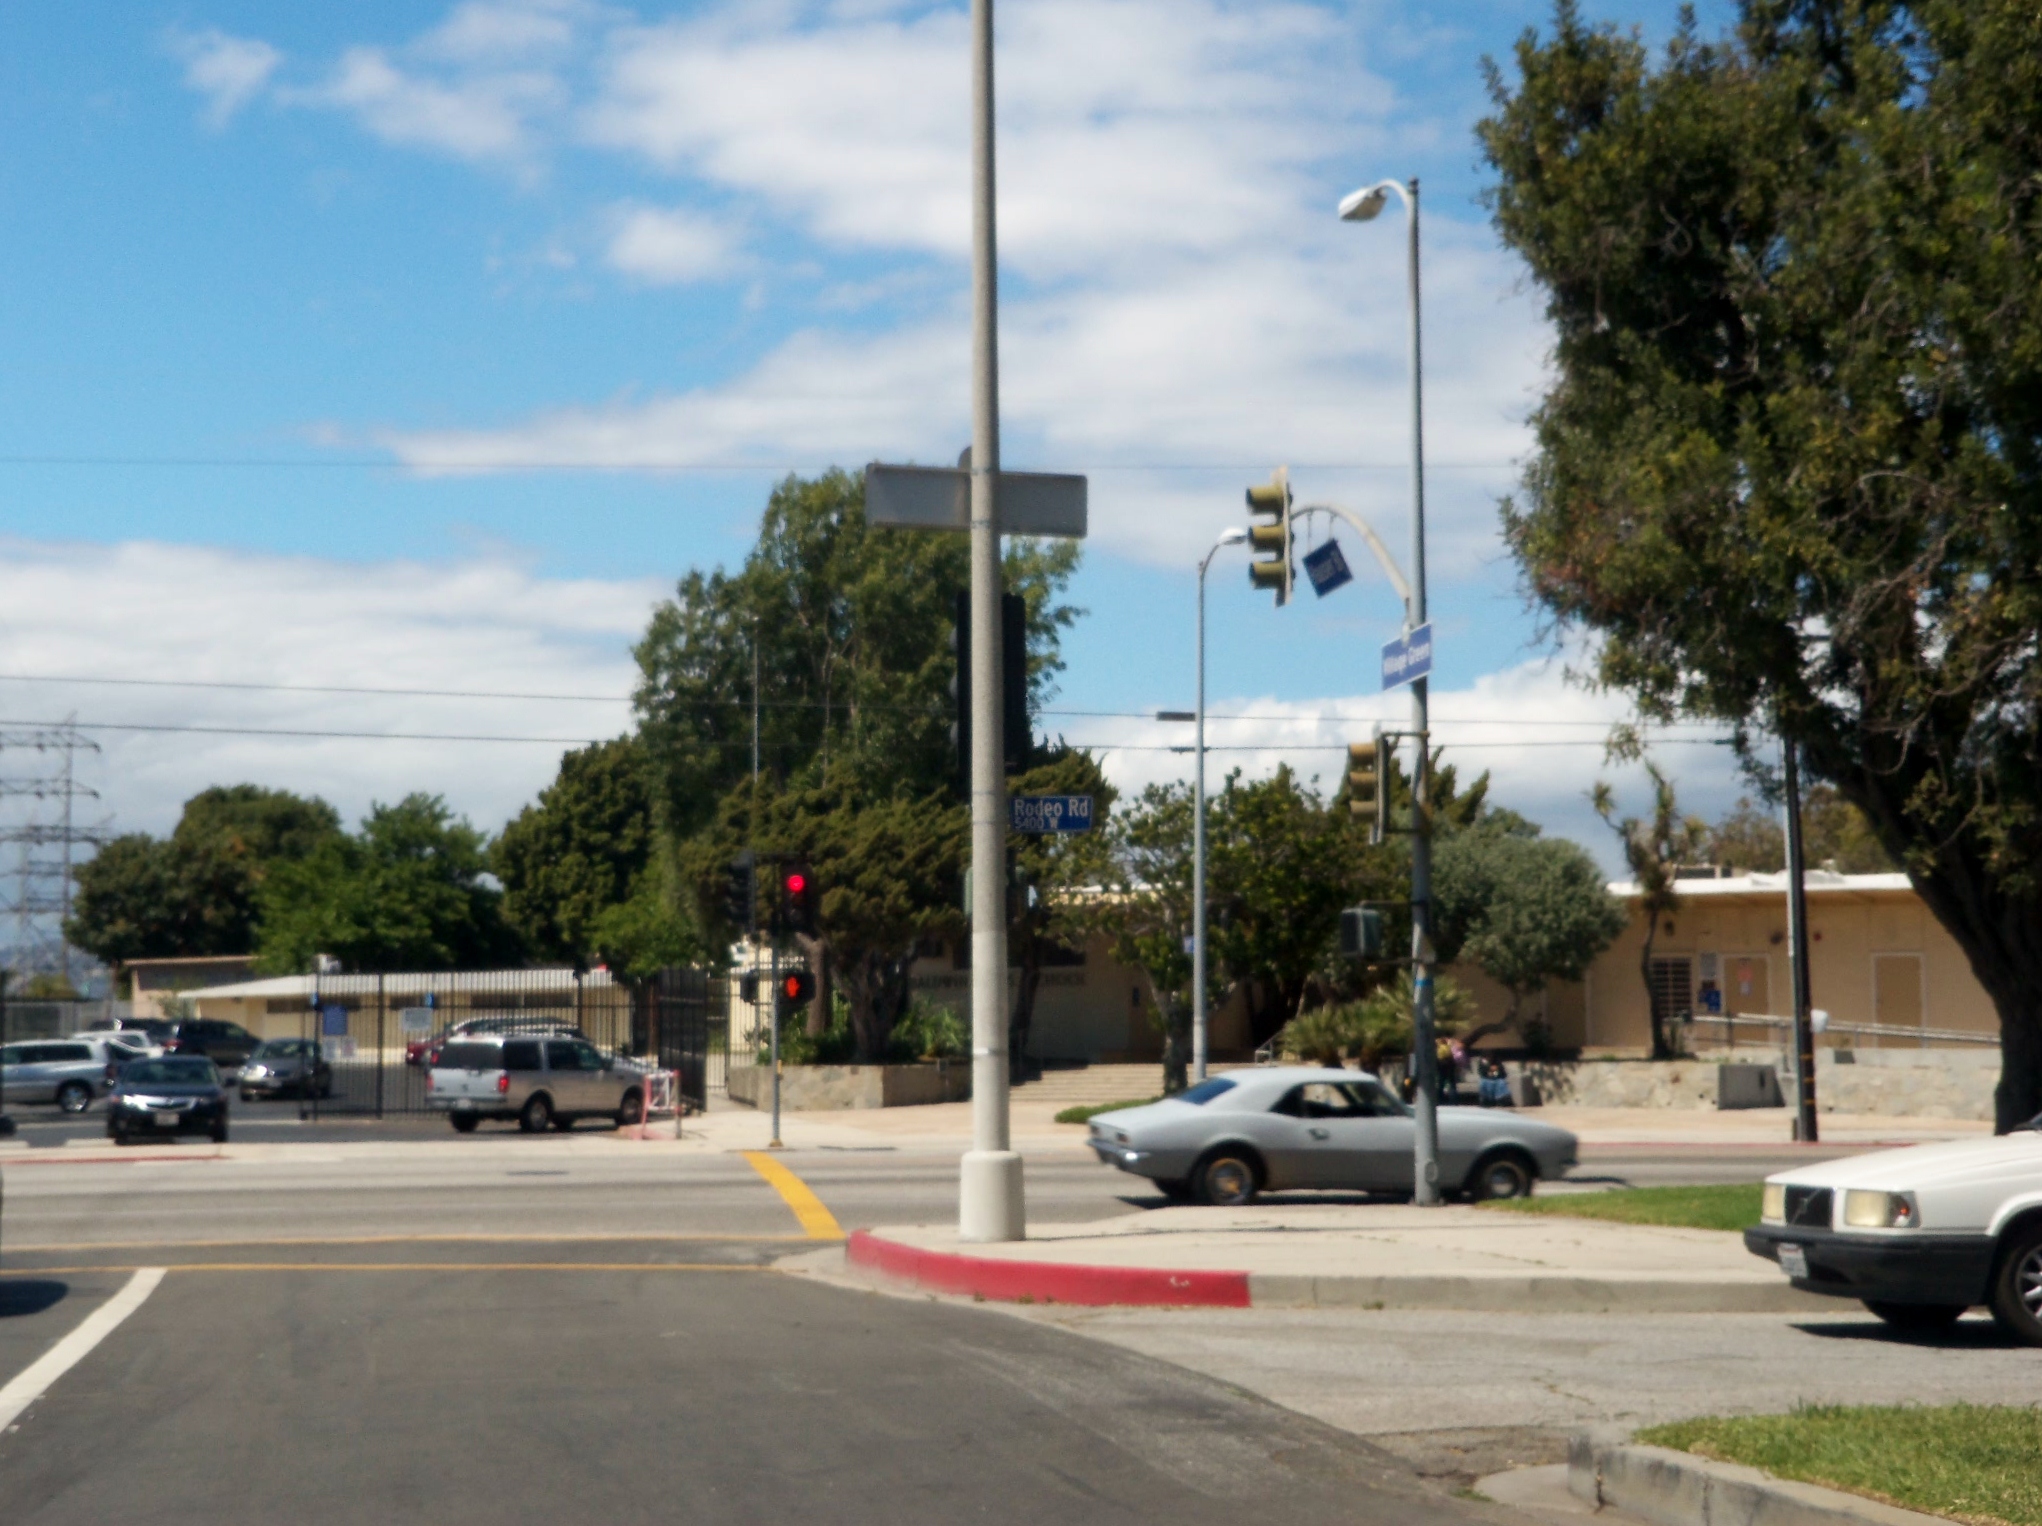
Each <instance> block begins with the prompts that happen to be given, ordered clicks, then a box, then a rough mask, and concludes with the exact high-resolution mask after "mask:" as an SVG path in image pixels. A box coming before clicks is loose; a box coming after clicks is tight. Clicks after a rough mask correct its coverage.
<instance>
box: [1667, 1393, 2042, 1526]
mask: <svg viewBox="0 0 2042 1526" xmlns="http://www.w3.org/2000/svg"><path fill="white" fill-rule="evenodd" d="M1637 1439H1638V1440H1639V1441H1641V1442H1643V1443H1645V1444H1646V1445H1648V1446H1660V1447H1671V1448H1673V1449H1674V1450H1676V1451H1681V1452H1693V1453H1695V1454H1696V1455H1698V1456H1702V1457H1712V1458H1715V1459H1717V1460H1719V1461H1722V1462H1738V1463H1743V1464H1745V1465H1746V1466H1747V1467H1753V1468H1763V1469H1764V1470H1765V1471H1766V1472H1768V1473H1771V1474H1774V1475H1776V1476H1778V1477H1780V1478H1792V1479H1798V1480H1800V1481H1801V1482H1803V1483H1810V1484H1822V1485H1824V1486H1825V1487H1828V1488H1831V1489H1844V1490H1848V1491H1849V1492H1850V1493H1853V1494H1863V1495H1869V1496H1870V1497H1871V1498H1873V1499H1878V1500H1884V1501H1886V1502H1887V1503H1888V1504H1893V1505H1899V1506H1902V1507H1903V1508H1905V1509H1909V1510H1925V1511H1930V1512H1932V1513H1934V1514H1937V1515H1947V1516H1954V1517H1956V1518H1957V1519H1958V1520H1963V1521H1976V1522H1986V1523H1994V1526H2042V1408H2014V1407H2012V1406H2005V1405H1989V1404H1949V1405H1938V1406H1934V1407H1929V1406H1925V1405H1891V1406H1888V1405H1854V1404H1821V1405H1813V1404H1811V1405H1806V1406H1804V1407H1802V1408H1799V1409H1796V1410H1795V1411H1794V1412H1793V1413H1792V1414H1786V1415H1737V1416H1730V1417H1727V1418H1715V1419H1703V1420H1679V1421H1676V1422H1674V1423H1673V1424H1672V1425H1660V1426H1654V1427H1653V1428H1652V1429H1650V1430H1646V1431H1640V1432H1639V1433H1638V1436H1637Z"/></svg>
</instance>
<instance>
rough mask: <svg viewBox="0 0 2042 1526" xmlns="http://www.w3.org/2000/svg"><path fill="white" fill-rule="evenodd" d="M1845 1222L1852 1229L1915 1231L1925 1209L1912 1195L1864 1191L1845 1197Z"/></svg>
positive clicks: (1846, 1194) (1855, 1190) (1854, 1192)
mask: <svg viewBox="0 0 2042 1526" xmlns="http://www.w3.org/2000/svg"><path fill="white" fill-rule="evenodd" d="M1843 1221H1844V1224H1845V1225H1846V1226H1847V1227H1849V1228H1851V1229H1914V1228H1917V1227H1919V1226H1920V1224H1921V1207H1920V1205H1919V1204H1917V1203H1916V1202H1915V1200H1914V1194H1913V1193H1912V1192H1863V1191H1859V1190H1857V1189H1853V1190H1851V1191H1849V1192H1846V1193H1845V1194H1844V1195H1843Z"/></svg>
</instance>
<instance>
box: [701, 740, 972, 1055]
mask: <svg viewBox="0 0 2042 1526" xmlns="http://www.w3.org/2000/svg"><path fill="white" fill-rule="evenodd" d="M811 772H813V771H811ZM966 839H967V832H966V821H965V813H964V811H963V809H962V807H959V806H956V805H953V804H951V803H950V802H949V801H948V800H946V799H944V798H943V797H941V796H936V795H928V796H916V795H912V794H910V793H908V792H907V790H906V789H905V787H902V788H901V789H899V790H898V791H897V792H896V793H894V794H892V795H889V796H885V797H882V798H874V797H873V795H872V793H871V792H870V790H868V789H867V788H866V787H865V786H864V784H863V783H862V782H861V781H860V780H859V779H858V778H857V777H856V775H855V773H854V771H853V770H852V769H851V768H850V767H849V766H834V765H833V766H832V767H831V768H830V769H829V770H828V771H827V772H824V773H823V774H822V776H821V777H820V779H808V780H802V781H797V782H796V783H795V784H794V785H793V786H791V787H789V788H787V789H780V788H777V787H775V786H774V785H772V784H771V783H770V782H768V783H766V784H764V785H762V787H761V789H760V791H759V793H758V796H757V798H756V800H755V799H754V798H753V796H752V792H751V790H750V789H749V788H744V789H734V790H731V791H730V792H729V793H728V794H727V795H725V797H724V799H723V803H722V806H721V809H720V811H719V814H718V817H717V820H716V822H715V823H714V825H713V826H712V828H711V830H709V831H707V832H704V833H701V834H699V835H698V836H697V837H695V838H694V839H692V840H691V841H690V842H689V843H688V844H687V845H686V846H685V847H684V848H683V850H682V852H681V865H682V871H683V873H684V875H685V876H686V879H687V882H688V883H689V884H690V885H691V886H692V887H693V891H694V895H695V899H696V904H697V906H698V908H699V910H700V912H701V914H702V924H703V925H705V926H710V927H715V928H717V930H718V932H719V933H724V934H727V933H732V932H734V929H730V928H727V927H723V926H721V925H720V924H721V916H720V910H719V898H720V895H721V890H722V885H723V876H724V872H725V869H726V867H727V866H728V864H729V863H730V861H731V860H732V859H733V858H734V857H736V855H737V854H738V853H739V852H741V851H743V849H744V847H745V846H746V844H747V842H748V841H749V842H751V843H752V844H754V845H755V846H756V849H757V851H758V852H759V853H760V854H761V856H762V857H765V858H770V857H772V856H775V855H784V856H786V857H789V858H794V859H799V860H802V861H805V862H806V863H807V865H808V867H809V870H810V872H811V873H812V874H813V875H814V877H815V883H816V886H817V889H818V893H817V896H816V922H817V927H818V934H819V935H818V936H817V937H816V938H814V939H812V940H810V941H809V942H808V945H807V953H808V957H809V959H810V961H811V967H812V968H818V969H825V970H827V972H828V975H829V979H830V983H831V984H832V985H833V986H834V987H835V988H837V989H838V990H840V991H841V992H842V993H843V996H844V998H845V1001H846V1003H847V1005H848V1007H849V1011H850V1024H851V1033H852V1037H853V1039H854V1041H855V1043H856V1046H857V1055H858V1058H859V1060H860V1061H862V1062H864V1063H867V1064H876V1063H879V1062H880V1061H883V1060H884V1059H885V1058H886V1055H887V1051H888V1047H889V1043H890V1041H891V1039H892V1037H893V1029H894V1025H895V1024H896V1023H898V1022H899V1021H900V1020H901V1018H902V1017H903V1016H904V1015H905V1014H906V1012H907V1009H908V998H909V995H910V988H909V976H910V973H911V970H912V967H913V965H914V961H915V957H916V954H917V952H918V950H919V949H920V947H921V946H922V945H923V944H925V943H927V942H931V941H935V940H940V939H944V938H955V937H960V936H962V935H963V931H964V918H963V913H962V911H961V909H960V906H959V901H960V897H959V894H958V890H959V886H960V883H961V876H962V874H963V870H964V862H965V847H966ZM825 1011H827V1009H825Z"/></svg>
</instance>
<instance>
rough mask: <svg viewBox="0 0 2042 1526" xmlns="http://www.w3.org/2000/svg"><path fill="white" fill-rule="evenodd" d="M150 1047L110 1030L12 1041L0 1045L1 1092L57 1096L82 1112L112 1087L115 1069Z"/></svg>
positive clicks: (19, 1097)
mask: <svg viewBox="0 0 2042 1526" xmlns="http://www.w3.org/2000/svg"><path fill="white" fill-rule="evenodd" d="M136 1037H137V1038H138V1039H139V1038H140V1037H141V1035H140V1034H137V1035H136ZM147 1052H148V1051H147V1049H146V1048H145V1047H144V1046H142V1045H140V1044H136V1045H133V1046H129V1045H127V1044H123V1043H120V1042H119V1041H118V1039H117V1037H116V1036H115V1035H113V1034H110V1033H81V1034H78V1035H76V1036H74V1037H72V1038H67V1039H40V1040H31V1041H29V1042H27V1043H21V1044H9V1045H8V1046H7V1047H6V1048H4V1049H0V1094H4V1095H5V1096H6V1098H7V1100H8V1101H10V1102H54V1103H56V1104H57V1106H58V1107H60V1108H62V1109H63V1110H64V1111H65V1112H67V1113H82V1112H84V1111H85V1109H87V1108H88V1107H90V1106H91V1105H92V1099H93V1098H94V1097H99V1096H103V1095H105V1093H106V1092H107V1091H108V1090H110V1089H111V1087H112V1086H113V1073H114V1072H115V1071H116V1070H118V1069H119V1068H120V1067H121V1066H122V1065H124V1064H126V1063H127V1062H128V1061H129V1060H134V1059H140V1058H142V1057H143V1056H144V1055H146V1054H147Z"/></svg>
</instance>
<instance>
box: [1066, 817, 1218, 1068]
mask: <svg viewBox="0 0 2042 1526" xmlns="http://www.w3.org/2000/svg"><path fill="white" fill-rule="evenodd" d="M1192 815H1193V811H1192V800H1191V787H1190V786H1189V785H1187V784H1175V783H1173V784H1151V785H1149V786H1148V787H1147V788H1145V789H1144V790H1143V791H1142V792H1141V794H1140V795H1139V796H1137V797H1136V798H1135V800H1134V802H1133V803H1132V804H1131V805H1128V806H1126V807H1125V808H1124V809H1122V810H1120V811H1119V812H1117V813H1116V814H1115V816H1114V818H1113V821H1112V823H1111V826H1110V827H1109V829H1108V836H1107V848H1108V853H1109V854H1110V857H1111V862H1110V865H1109V868H1108V873H1107V876H1106V878H1105V880H1104V882H1103V885H1102V890H1103V893H1102V894H1100V895H1097V896H1094V897H1092V898H1090V900H1089V902H1088V903H1087V904H1086V905H1085V906H1084V908H1083V910H1082V912H1081V913H1080V914H1081V915H1082V916H1083V918H1084V920H1085V921H1086V923H1087V924H1088V925H1089V926H1090V927H1093V928H1096V929H1098V930H1099V931H1101V932H1104V933H1105V934H1106V935H1107V936H1108V937H1110V938H1111V939H1112V942H1113V957H1114V958H1115V959H1117V960H1119V961H1120V963H1122V964H1124V965H1127V966H1128V967H1130V968H1132V969H1137V970H1140V971H1141V972H1142V974H1143V976H1144V977H1145V978H1146V979H1147V980H1148V983H1149V1003H1150V1007H1149V1010H1150V1013H1151V1015H1152V1018H1153V1020H1154V1021H1155V1023H1156V1025H1157V1027H1159V1028H1160V1029H1161V1030H1162V1034H1163V1091H1164V1092H1165V1093H1166V1094H1171V1093H1175V1092H1180V1091H1182V1090H1184V1087H1185V1085H1186V1083H1187V1079H1188V1067H1189V1065H1190V1061H1191V955H1190V953H1189V952H1187V949H1186V943H1187V940H1188V939H1189V938H1190V937H1191V904H1192V900H1191V823H1192ZM1213 973H1214V972H1213V971H1211V970H1210V969H1209V970H1208V977H1209V980H1210V977H1211V976H1212V975H1213ZM1221 989H1222V987H1220V986H1219V985H1218V984H1217V982H1212V983H1210V984H1209V988H1208V990H1207V999H1208V1001H1211V1000H1213V999H1214V998H1215V997H1216V996H1217V995H1218V993H1219V991H1220V990H1221Z"/></svg>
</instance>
